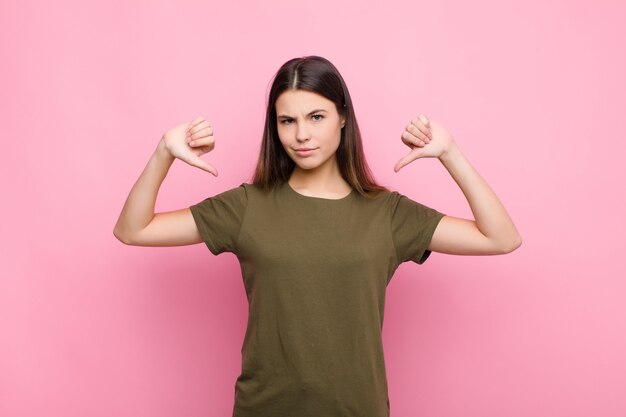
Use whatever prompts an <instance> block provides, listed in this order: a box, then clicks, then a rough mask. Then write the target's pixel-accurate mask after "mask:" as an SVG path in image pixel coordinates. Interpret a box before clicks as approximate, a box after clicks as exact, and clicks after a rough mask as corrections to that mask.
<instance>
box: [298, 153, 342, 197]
mask: <svg viewBox="0 0 626 417" xmlns="http://www.w3.org/2000/svg"><path fill="white" fill-rule="evenodd" d="M289 185H291V187H292V188H294V189H296V190H298V191H301V192H308V193H310V194H311V195H318V196H331V197H332V196H338V195H339V196H343V195H345V194H346V193H349V192H350V190H351V187H350V184H348V183H347V182H346V181H345V180H344V179H343V177H342V176H341V173H340V172H339V167H338V166H337V162H336V160H335V161H334V163H332V164H327V165H325V166H320V167H318V168H316V169H301V168H300V167H299V166H297V165H296V167H295V168H294V170H293V172H292V173H291V176H290V177H289Z"/></svg>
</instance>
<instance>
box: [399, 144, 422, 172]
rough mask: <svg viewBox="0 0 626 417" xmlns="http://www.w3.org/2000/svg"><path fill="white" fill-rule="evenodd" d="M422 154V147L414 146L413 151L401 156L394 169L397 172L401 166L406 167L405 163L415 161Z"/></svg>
mask: <svg viewBox="0 0 626 417" xmlns="http://www.w3.org/2000/svg"><path fill="white" fill-rule="evenodd" d="M422 154H423V151H422V148H414V149H413V150H411V152H409V153H408V154H407V155H405V156H404V157H402V158H400V160H399V161H398V162H396V165H395V166H394V167H393V170H394V171H395V172H398V171H400V168H402V167H404V166H405V165H408V164H410V163H411V162H413V161H415V160H416V159H418V158H421V157H422Z"/></svg>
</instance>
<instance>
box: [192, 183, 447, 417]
mask: <svg viewBox="0 0 626 417" xmlns="http://www.w3.org/2000/svg"><path fill="white" fill-rule="evenodd" d="M190 209H191V213H192V215H193V218H194V220H195V222H196V225H197V227H198V230H199V232H200V234H201V236H202V238H203V240H204V242H205V243H206V245H207V247H208V248H209V250H210V251H211V252H212V253H213V254H215V255H217V254H220V253H222V252H232V253H234V254H235V255H236V256H237V259H238V260H239V263H240V265H241V273H242V277H243V281H244V287H245V290H246V296H247V299H248V323H247V328H246V333H245V336H244V340H243V345H242V349H241V353H242V367H241V374H240V375H239V376H238V377H237V380H236V382H235V404H234V410H233V417H388V416H389V415H390V405H389V397H388V392H387V378H386V371H385V362H384V355H383V344H382V326H383V315H384V309H385V290H386V286H387V284H388V283H389V281H390V279H391V277H392V275H393V273H394V271H395V270H396V268H397V267H398V265H399V264H400V263H402V262H405V261H413V262H416V263H418V264H421V263H423V262H424V261H425V260H426V258H428V256H429V255H430V251H428V249H427V247H428V244H429V243H430V240H431V237H432V235H433V232H434V230H435V228H436V226H437V224H438V223H439V221H440V220H441V218H442V217H443V216H444V214H443V213H440V212H438V211H436V210H434V209H431V208H429V207H427V206H424V205H422V204H419V203H417V202H415V201H413V200H411V199H409V198H408V197H406V196H404V195H402V194H399V193H398V192H395V191H393V192H384V193H382V194H381V195H380V197H379V198H377V199H374V200H371V199H367V198H366V197H363V196H361V195H360V194H359V193H358V192H356V191H355V190H352V192H351V193H350V194H349V195H348V196H346V197H344V198H340V199H326V198H320V197H310V196H305V195H303V194H300V193H298V192H296V191H295V190H294V189H293V188H292V187H291V186H290V185H289V183H287V182H284V183H282V184H280V185H277V186H276V187H275V188H274V189H273V190H271V191H263V190H262V189H261V188H260V187H259V186H255V185H253V184H248V183H243V184H241V185H240V186H238V187H236V188H233V189H230V190H228V191H225V192H222V193H221V194H217V195H215V196H213V197H209V198H207V199H205V200H203V201H201V202H199V203H197V204H195V205H193V206H190Z"/></svg>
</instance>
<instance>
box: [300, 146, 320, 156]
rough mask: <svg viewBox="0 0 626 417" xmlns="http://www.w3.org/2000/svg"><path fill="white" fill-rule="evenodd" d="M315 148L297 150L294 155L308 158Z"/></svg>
mask: <svg viewBox="0 0 626 417" xmlns="http://www.w3.org/2000/svg"><path fill="white" fill-rule="evenodd" d="M316 149H317V148H298V149H296V150H295V151H296V155H298V156H309V155H311V154H312V153H313V152H314V151H315V150H316Z"/></svg>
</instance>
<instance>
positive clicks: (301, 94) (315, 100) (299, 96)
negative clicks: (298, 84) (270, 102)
mask: <svg viewBox="0 0 626 417" xmlns="http://www.w3.org/2000/svg"><path fill="white" fill-rule="evenodd" d="M334 106H335V103H333V102H332V101H330V100H328V99H327V98H326V97H324V96H322V95H320V94H317V93H313V92H311V91H306V90H287V91H284V92H283V93H282V94H281V95H280V96H278V98H277V99H276V112H277V113H283V112H284V113H304V114H306V113H307V112H309V111H311V110H312V109H326V110H332V109H333V108H334Z"/></svg>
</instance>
